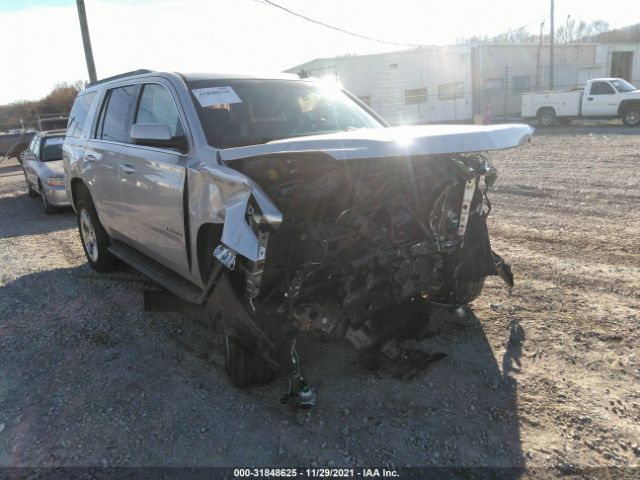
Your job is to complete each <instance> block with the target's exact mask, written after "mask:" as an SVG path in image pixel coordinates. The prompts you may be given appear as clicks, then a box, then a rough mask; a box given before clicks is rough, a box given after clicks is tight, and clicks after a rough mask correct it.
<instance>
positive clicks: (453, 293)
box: [439, 278, 484, 305]
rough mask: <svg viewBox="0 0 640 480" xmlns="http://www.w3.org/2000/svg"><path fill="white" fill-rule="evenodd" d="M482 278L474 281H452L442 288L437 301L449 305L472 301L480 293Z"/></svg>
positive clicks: (482, 283) (482, 284)
mask: <svg viewBox="0 0 640 480" xmlns="http://www.w3.org/2000/svg"><path fill="white" fill-rule="evenodd" d="M483 286H484V278H483V279H481V280H478V281H476V282H459V281H455V280H454V281H453V282H450V283H449V284H447V285H445V286H444V287H443V288H442V291H441V295H440V298H439V301H441V302H442V303H448V304H450V305H465V304H467V303H471V302H473V301H474V300H475V299H476V298H478V297H479V296H480V294H481V293H482V287H483Z"/></svg>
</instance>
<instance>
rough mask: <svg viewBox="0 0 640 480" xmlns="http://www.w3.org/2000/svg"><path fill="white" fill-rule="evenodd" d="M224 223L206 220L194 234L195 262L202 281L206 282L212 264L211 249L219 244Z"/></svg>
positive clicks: (213, 258)
mask: <svg viewBox="0 0 640 480" xmlns="http://www.w3.org/2000/svg"><path fill="white" fill-rule="evenodd" d="M223 228H224V223H213V222H207V223H203V224H202V225H200V227H199V228H198V234H197V235H196V264H197V266H198V271H199V273H200V278H201V280H202V283H206V282H207V280H208V278H209V274H210V273H211V270H212V268H213V265H214V260H215V257H214V256H213V250H214V248H215V247H217V246H218V245H219V244H220V239H221V238H222V229H223Z"/></svg>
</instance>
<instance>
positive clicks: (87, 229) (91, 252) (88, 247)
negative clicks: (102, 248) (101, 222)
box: [80, 208, 98, 262]
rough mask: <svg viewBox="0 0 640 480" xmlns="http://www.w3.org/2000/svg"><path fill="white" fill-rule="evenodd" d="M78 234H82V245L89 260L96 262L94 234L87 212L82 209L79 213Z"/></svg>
mask: <svg viewBox="0 0 640 480" xmlns="http://www.w3.org/2000/svg"><path fill="white" fill-rule="evenodd" d="M80 233H81V234H82V243H84V249H85V251H86V252H87V255H88V256H89V258H90V259H91V260H92V261H93V262H96V261H98V241H97V240H96V232H95V230H94V229H93V225H92V224H91V217H90V216H89V212H87V211H86V210H85V209H84V208H83V209H82V210H81V211H80Z"/></svg>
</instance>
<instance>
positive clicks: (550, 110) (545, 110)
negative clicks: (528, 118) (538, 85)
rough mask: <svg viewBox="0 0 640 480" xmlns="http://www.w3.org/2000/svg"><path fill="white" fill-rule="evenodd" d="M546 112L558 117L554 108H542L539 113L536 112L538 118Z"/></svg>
mask: <svg viewBox="0 0 640 480" xmlns="http://www.w3.org/2000/svg"><path fill="white" fill-rule="evenodd" d="M544 112H551V113H552V114H553V115H556V116H557V115H558V114H557V112H556V109H555V108H554V107H549V106H546V107H540V108H539V109H538V110H537V111H536V118H538V117H540V115H542V114H543V113H544Z"/></svg>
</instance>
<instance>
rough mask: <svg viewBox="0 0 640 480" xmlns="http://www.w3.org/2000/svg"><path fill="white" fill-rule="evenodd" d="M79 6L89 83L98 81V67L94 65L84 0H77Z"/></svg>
mask: <svg viewBox="0 0 640 480" xmlns="http://www.w3.org/2000/svg"><path fill="white" fill-rule="evenodd" d="M76 5H77V6H78V18H79V19H80V32H82V45H84V58H85V59H86V61H87V70H88V71H89V82H91V83H93V82H95V81H96V80H98V77H97V76H96V65H95V63H93V50H92V49H91V37H89V25H88V24H87V11H86V10H85V8H84V0H76Z"/></svg>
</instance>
